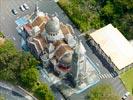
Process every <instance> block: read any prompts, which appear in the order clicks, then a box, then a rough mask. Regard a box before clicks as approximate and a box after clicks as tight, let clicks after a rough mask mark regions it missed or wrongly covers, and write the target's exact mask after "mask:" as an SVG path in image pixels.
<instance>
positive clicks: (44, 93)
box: [34, 83, 54, 100]
mask: <svg viewBox="0 0 133 100" xmlns="http://www.w3.org/2000/svg"><path fill="white" fill-rule="evenodd" d="M34 95H35V96H36V97H38V99H39V100H54V96H53V94H52V93H51V91H50V90H49V89H48V86H47V85H46V84H44V83H42V84H40V85H39V86H38V87H37V89H36V90H35V92H34Z"/></svg>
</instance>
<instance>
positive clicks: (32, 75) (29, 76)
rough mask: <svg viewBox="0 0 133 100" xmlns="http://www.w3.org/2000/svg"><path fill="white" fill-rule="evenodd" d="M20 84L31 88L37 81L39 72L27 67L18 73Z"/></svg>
mask: <svg viewBox="0 0 133 100" xmlns="http://www.w3.org/2000/svg"><path fill="white" fill-rule="evenodd" d="M20 81H21V84H22V85H23V86H25V87H28V88H33V87H34V86H35V85H36V83H37V82H38V81H39V72H38V70H37V69H35V68H29V69H27V70H24V71H22V72H21V73H20Z"/></svg>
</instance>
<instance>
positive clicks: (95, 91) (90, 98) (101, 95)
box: [87, 84, 119, 100]
mask: <svg viewBox="0 0 133 100" xmlns="http://www.w3.org/2000/svg"><path fill="white" fill-rule="evenodd" d="M87 100H119V97H118V96H117V95H116V93H115V92H114V91H113V89H112V87H111V86H110V85H108V84H99V85H97V86H95V87H93V88H91V89H90V91H89V93H88V94H87Z"/></svg>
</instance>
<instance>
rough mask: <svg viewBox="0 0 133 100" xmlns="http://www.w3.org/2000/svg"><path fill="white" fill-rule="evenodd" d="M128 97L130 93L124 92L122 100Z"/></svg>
mask: <svg viewBox="0 0 133 100" xmlns="http://www.w3.org/2000/svg"><path fill="white" fill-rule="evenodd" d="M129 95H130V92H126V93H125V94H124V96H123V97H122V100H126V99H127V97H128V96H129Z"/></svg>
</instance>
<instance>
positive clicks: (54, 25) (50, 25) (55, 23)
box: [45, 16, 60, 33]
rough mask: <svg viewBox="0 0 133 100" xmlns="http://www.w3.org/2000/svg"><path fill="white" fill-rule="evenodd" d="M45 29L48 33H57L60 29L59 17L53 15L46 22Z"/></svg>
mask: <svg viewBox="0 0 133 100" xmlns="http://www.w3.org/2000/svg"><path fill="white" fill-rule="evenodd" d="M45 29H46V32H47V33H54V32H56V33H57V32H58V31H59V30H60V23H59V19H58V18H57V17H56V16H53V17H51V18H50V19H49V20H48V22H47V23H46V26H45Z"/></svg>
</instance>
